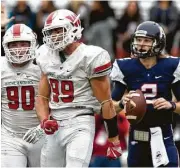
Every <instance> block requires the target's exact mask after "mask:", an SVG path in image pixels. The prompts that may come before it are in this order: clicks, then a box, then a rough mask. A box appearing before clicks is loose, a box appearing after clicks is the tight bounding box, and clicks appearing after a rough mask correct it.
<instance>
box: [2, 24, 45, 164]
mask: <svg viewBox="0 0 180 168" xmlns="http://www.w3.org/2000/svg"><path fill="white" fill-rule="evenodd" d="M2 44H3V48H4V50H5V57H1V122H2V126H1V132H2V135H1V166H2V167H27V166H33V167H35V166H38V167H39V166H40V150H41V147H42V143H43V138H41V137H43V130H42V129H41V128H40V126H39V127H38V125H39V120H38V118H37V115H36V112H35V95H36V94H37V87H38V83H39V80H40V76H41V70H40V68H39V67H38V66H37V65H35V64H33V58H34V56H35V49H36V35H35V34H34V33H33V31H32V30H31V29H30V28H29V27H27V26H26V25H24V24H15V25H13V26H11V27H10V28H9V29H8V30H7V31H6V32H5V35H4V37H3V42H2ZM29 134H31V136H29ZM39 139H41V140H39ZM38 140H39V141H38ZM26 141H27V142H26Z"/></svg>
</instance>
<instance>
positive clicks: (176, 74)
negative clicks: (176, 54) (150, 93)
mask: <svg viewBox="0 0 180 168" xmlns="http://www.w3.org/2000/svg"><path fill="white" fill-rule="evenodd" d="M173 76H174V77H175V79H174V81H173V82H172V83H176V82H177V81H180V59H179V64H178V66H177V68H176V70H175V71H174V74H173Z"/></svg>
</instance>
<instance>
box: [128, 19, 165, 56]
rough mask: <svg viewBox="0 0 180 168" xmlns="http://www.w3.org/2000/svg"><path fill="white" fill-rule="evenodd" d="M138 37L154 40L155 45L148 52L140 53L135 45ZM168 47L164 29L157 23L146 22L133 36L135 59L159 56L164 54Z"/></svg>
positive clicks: (132, 47)
mask: <svg viewBox="0 0 180 168" xmlns="http://www.w3.org/2000/svg"><path fill="white" fill-rule="evenodd" d="M137 37H147V38H150V39H152V40H153V44H152V46H151V48H150V49H149V50H148V51H139V50H138V49H137V47H136V46H137V45H136V44H135V39H136V38H137ZM165 46H166V35H165V33H164V30H163V28H162V27H161V26H160V25H159V24H158V23H155V22H152V21H145V22H143V23H141V24H140V25H139V26H138V27H137V28H136V31H135V33H134V34H133V36H132V40H131V52H132V54H133V55H134V56H135V57H138V58H147V57H153V56H158V55H160V54H161V53H162V51H163V50H164V48H165Z"/></svg>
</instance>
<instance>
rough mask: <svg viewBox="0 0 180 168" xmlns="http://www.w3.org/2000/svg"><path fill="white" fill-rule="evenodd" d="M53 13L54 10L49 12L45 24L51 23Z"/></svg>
mask: <svg viewBox="0 0 180 168" xmlns="http://www.w3.org/2000/svg"><path fill="white" fill-rule="evenodd" d="M53 15H54V12H53V13H51V14H50V15H49V16H48V17H47V19H46V24H47V25H50V24H51V23H52V20H53Z"/></svg>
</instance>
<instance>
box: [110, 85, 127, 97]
mask: <svg viewBox="0 0 180 168" xmlns="http://www.w3.org/2000/svg"><path fill="white" fill-rule="evenodd" d="M125 90H126V86H125V85H124V84H122V83H120V82H117V81H115V82H114V87H113V90H112V99H113V100H116V101H119V100H121V98H122V96H123V95H124V92H125Z"/></svg>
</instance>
